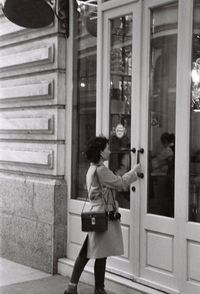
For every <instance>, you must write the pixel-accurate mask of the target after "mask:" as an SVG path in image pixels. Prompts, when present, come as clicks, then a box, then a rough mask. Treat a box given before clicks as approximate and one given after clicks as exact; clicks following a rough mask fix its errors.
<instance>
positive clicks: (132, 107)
mask: <svg viewBox="0 0 200 294" xmlns="http://www.w3.org/2000/svg"><path fill="white" fill-rule="evenodd" d="M140 13H141V7H140V5H139V4H138V3H135V4H131V5H130V4H129V5H124V6H122V7H120V8H115V9H112V10H109V11H106V12H104V14H103V16H104V17H103V32H104V38H103V62H102V64H103V65H104V64H106V65H107V66H106V67H103V70H102V81H103V94H102V95H103V108H102V109H103V111H102V133H103V134H106V136H107V137H109V141H110V148H111V156H110V160H109V162H108V165H109V168H110V169H111V170H112V171H113V172H114V173H115V174H116V175H123V174H124V173H125V172H127V171H128V170H130V168H131V167H132V166H133V164H134V163H135V161H136V146H137V144H138V143H137V138H138V129H137V128H136V126H137V125H138V123H137V119H138V116H137V111H138V105H139V101H138V100H139V95H138V93H139V60H140V56H139V55H140V51H139V44H140ZM105 32H107V33H106V34H105ZM133 191H134V192H133ZM132 194H136V191H135V185H134V187H129V188H128V189H127V191H119V192H117V201H118V203H119V207H120V212H121V215H122V221H121V222H122V232H123V239H124V255H123V256H120V257H117V258H110V259H109V262H108V266H107V269H108V270H111V268H114V269H115V272H116V271H118V272H119V273H120V274H121V275H125V276H127V275H128V277H132V275H133V273H134V268H133V263H134V261H135V262H136V260H135V259H137V257H136V256H138V255H137V253H136V250H137V248H138V246H137V245H136V244H134V242H136V239H134V238H135V236H136V234H137V232H135V235H134V227H135V223H134V218H135V222H138V220H136V216H137V214H135V215H134V211H133V210H132V208H133V207H136V205H135V204H133V200H134V197H133V195H132ZM135 228H136V227H135Z"/></svg>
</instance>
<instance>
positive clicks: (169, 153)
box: [152, 133, 175, 175]
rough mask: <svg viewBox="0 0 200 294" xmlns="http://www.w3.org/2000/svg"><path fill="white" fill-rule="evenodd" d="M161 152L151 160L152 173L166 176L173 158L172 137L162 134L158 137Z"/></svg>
mask: <svg viewBox="0 0 200 294" xmlns="http://www.w3.org/2000/svg"><path fill="white" fill-rule="evenodd" d="M160 141H161V144H162V146H163V148H162V150H161V151H160V152H159V154H158V155H157V156H155V157H154V158H153V159H152V171H153V172H158V173H162V174H165V175H167V173H168V167H169V166H170V165H171V163H172V161H173V158H174V152H173V148H174V142H173V141H175V140H174V135H173V134H169V133H163V134H162V135H161V137H160Z"/></svg>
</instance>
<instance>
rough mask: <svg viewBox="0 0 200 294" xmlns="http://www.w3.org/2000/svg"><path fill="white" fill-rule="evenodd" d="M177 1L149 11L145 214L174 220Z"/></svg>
mask: <svg viewBox="0 0 200 294" xmlns="http://www.w3.org/2000/svg"><path fill="white" fill-rule="evenodd" d="M177 20H178V5H177V1H176V2H173V3H171V4H168V5H164V6H159V7H156V8H154V9H152V10H151V52H150V54H151V55H150V62H151V63H150V89H149V127H148V129H149V148H148V150H149V152H148V156H149V157H148V158H149V160H148V213H153V214H157V215H163V216H168V217H173V216H174V160H175V111H176V63H177Z"/></svg>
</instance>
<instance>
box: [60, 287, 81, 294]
mask: <svg viewBox="0 0 200 294" xmlns="http://www.w3.org/2000/svg"><path fill="white" fill-rule="evenodd" d="M63 294H78V292H77V286H72V285H68V287H67V289H66V290H65V292H64V293H63Z"/></svg>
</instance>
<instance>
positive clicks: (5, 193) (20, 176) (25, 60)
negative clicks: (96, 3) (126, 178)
mask: <svg viewBox="0 0 200 294" xmlns="http://www.w3.org/2000/svg"><path fill="white" fill-rule="evenodd" d="M65 47H66V39H65V36H64V34H63V33H62V31H61V30H60V28H59V26H58V23H57V21H56V20H55V23H54V24H52V25H50V26H48V27H46V28H43V29H34V30H31V29H25V28H21V27H19V26H16V25H14V24H13V23H11V22H9V21H8V20H7V19H6V18H5V17H4V15H3V13H2V11H1V9H0V201H1V202H0V217H1V221H0V225H1V229H0V232H1V248H0V254H1V256H3V257H4V258H8V259H11V260H13V261H16V262H18V263H22V264H25V265H28V266H32V267H34V268H37V269H41V270H44V271H46V272H50V273H52V272H55V271H56V262H57V258H59V257H61V256H64V255H65V252H66V238H67V235H66V231H67V230H66V227H67V223H66V219H67V208H66V203H67V189H66V183H65V181H64V167H65V99H66V97H65V75H66V71H65V68H66V64H65Z"/></svg>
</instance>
